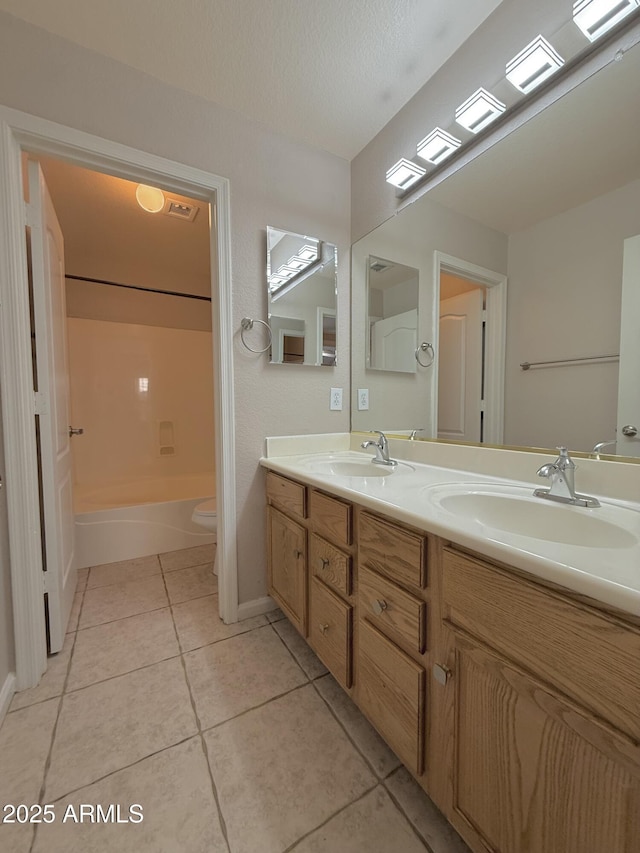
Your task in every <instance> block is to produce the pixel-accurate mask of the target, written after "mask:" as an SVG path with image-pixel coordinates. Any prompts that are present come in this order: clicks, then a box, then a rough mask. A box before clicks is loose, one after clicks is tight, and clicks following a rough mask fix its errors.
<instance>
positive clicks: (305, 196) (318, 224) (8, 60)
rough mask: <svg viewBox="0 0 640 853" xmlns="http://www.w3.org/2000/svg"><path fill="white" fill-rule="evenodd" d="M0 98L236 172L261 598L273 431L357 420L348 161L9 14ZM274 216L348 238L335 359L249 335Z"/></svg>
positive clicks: (244, 527) (262, 303)
mask: <svg viewBox="0 0 640 853" xmlns="http://www.w3.org/2000/svg"><path fill="white" fill-rule="evenodd" d="M0 103H2V104H5V105H6V106H9V107H13V108H16V109H20V110H23V111H25V112H28V113H33V114H35V115H39V116H43V117H44V118H47V119H51V120H53V121H56V122H59V123H61V124H64V125H67V126H70V127H74V128H78V129H80V130H83V131H87V132H89V133H94V134H97V135H98V136H101V137H104V138H107V139H112V140H115V141H117V142H120V143H123V144H126V145H130V146H133V147H135V148H138V149H141V150H143V151H148V152H151V153H154V154H157V155H160V156H163V157H167V158H170V159H172V160H176V161H179V162H182V163H185V164H188V165H192V166H194V167H197V168H200V169H203V170H205V171H209V172H213V173H215V174H218V175H222V176H225V177H227V178H229V179H230V184H231V215H232V222H231V230H232V279H233V316H234V325H235V328H236V329H237V330H238V335H237V337H236V343H235V349H234V371H235V395H236V396H235V399H236V412H235V415H236V465H237V483H236V485H237V514H238V557H239V563H238V566H239V568H238V571H239V600H240V602H245V601H249V600H252V599H255V598H259V597H260V596H262V595H264V594H265V590H266V583H265V535H264V515H265V513H264V476H263V473H262V471H261V470H260V469H259V468H258V465H257V461H258V458H259V456H260V455H261V453H262V451H263V439H264V436H265V435H275V434H279V433H309V432H323V431H330V432H333V431H342V430H347V429H348V428H349V412H348V410H347V409H345V410H344V411H343V412H330V411H329V389H330V387H331V386H338V387H340V386H342V387H344V388H345V389H348V388H349V359H348V358H347V357H346V354H347V353H348V347H349V254H348V249H349V219H350V207H349V164H348V163H347V162H346V161H344V160H342V159H340V158H338V157H335V156H333V155H330V154H327V153H325V152H322V151H318V150H316V149H313V148H310V147H308V146H305V145H301V144H297V143H293V142H291V141H290V140H287V139H286V138H285V137H283V136H279V135H276V134H273V133H270V132H267V131H266V130H265V129H264V128H263V127H262V126H261V125H259V124H257V123H254V122H250V121H248V120H246V119H244V118H243V117H242V116H240V115H238V114H236V113H234V112H232V111H230V110H225V109H222V108H218V107H216V106H215V105H212V104H211V103H209V102H207V101H204V100H202V99H200V98H198V97H195V96H191V95H189V94H186V93H184V92H182V91H178V90H176V89H173V88H171V87H169V86H166V85H164V84H162V83H160V82H158V81H157V80H155V79H153V78H152V77H150V76H148V75H145V74H142V73H139V72H137V71H134V70H132V69H131V68H128V67H126V66H124V65H123V64H121V63H118V62H114V61H112V60H109V59H106V58H104V57H101V56H99V55H97V54H95V53H94V52H92V51H89V50H85V49H82V48H79V47H77V46H76V45H74V44H72V43H70V42H67V41H66V40H64V39H60V38H57V37H55V36H52V35H49V34H48V33H46V32H44V31H42V30H39V29H38V28H35V27H31V26H29V25H27V24H24V23H22V22H20V21H18V20H16V19H15V18H12V17H11V16H9V15H5V14H1V15H0ZM267 225H273V226H276V227H279V228H283V229H287V230H291V231H296V232H298V233H306V234H313V235H314V236H317V237H319V238H320V239H322V240H325V241H328V242H331V243H334V244H336V245H337V247H338V294H339V295H338V314H339V316H338V330H337V333H338V349H339V353H341V354H342V358H340V357H339V365H338V367H337V368H327V367H318V368H310V367H309V368H300V367H299V366H296V365H291V366H289V367H287V366H281V365H273V366H270V365H268V364H267V360H266V357H265V356H256V355H252V354H251V353H249V352H247V351H246V350H245V349H244V347H242V345H241V343H240V335H239V331H240V320H241V319H242V317H245V316H248V317H256V318H265V317H266V301H267V300H266V282H265V258H264V245H265V229H266V226H267ZM283 413H286V419H284V418H283Z"/></svg>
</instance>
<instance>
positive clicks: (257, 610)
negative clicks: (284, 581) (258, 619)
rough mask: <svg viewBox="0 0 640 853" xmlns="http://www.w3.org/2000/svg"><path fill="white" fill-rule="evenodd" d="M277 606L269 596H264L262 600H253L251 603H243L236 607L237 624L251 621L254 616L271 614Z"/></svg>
mask: <svg viewBox="0 0 640 853" xmlns="http://www.w3.org/2000/svg"><path fill="white" fill-rule="evenodd" d="M277 606H278V605H277V604H276V603H275V601H274V600H273V598H271V596H269V595H265V596H264V598H254V599H253V601H245V602H244V603H243V604H239V605H238V622H242V621H243V620H244V619H252V618H253V617H254V616H262V614H263V613H271V611H272V610H275V609H276V608H277Z"/></svg>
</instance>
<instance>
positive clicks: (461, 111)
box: [456, 87, 507, 133]
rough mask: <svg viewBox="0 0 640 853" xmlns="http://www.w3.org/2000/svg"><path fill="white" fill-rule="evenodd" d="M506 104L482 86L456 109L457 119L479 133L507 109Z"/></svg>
mask: <svg viewBox="0 0 640 853" xmlns="http://www.w3.org/2000/svg"><path fill="white" fill-rule="evenodd" d="M506 108H507V107H506V104H503V103H502V101H499V100H498V99H497V98H494V96H493V95H492V94H491V93H490V92H487V90H486V89H483V88H482V87H480V88H479V89H478V91H477V92H474V93H473V95H471V97H469V98H467V100H466V101H465V102H464V104H461V105H460V106H459V107H458V109H457V110H456V121H457V122H458V124H459V125H462V127H464V128H466V129H467V130H470V131H471V133H479V132H480V131H481V130H484V128H485V127H487V125H489V124H491V122H492V121H494V119H496V118H498V116H499V115H502V113H503V112H504V111H505V110H506Z"/></svg>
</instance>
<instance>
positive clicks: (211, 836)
mask: <svg viewBox="0 0 640 853" xmlns="http://www.w3.org/2000/svg"><path fill="white" fill-rule="evenodd" d="M82 803H91V804H94V805H97V804H100V805H101V806H102V807H103V809H106V808H107V807H108V806H109V805H110V804H112V803H113V804H114V805H120V807H121V808H120V813H121V815H122V818H123V819H124V818H125V817H129V815H130V812H129V807H130V806H131V805H132V804H139V805H141V806H142V814H143V820H142V822H140V823H128V824H117V823H112V824H102V825H96V824H90V823H88V824H86V823H83V824H78V823H73V822H72V821H69V822H67V823H62V821H61V818H62V816H63V815H64V814H65V810H66V809H67V807H68V806H69V805H71V806H73V808H74V810H75V811H76V813H77V810H78V806H79V805H80V804H82ZM55 808H56V815H57V816H58V818H59V819H58V821H56V823H55V824H50V825H48V826H39V827H38V832H37V836H36V843H35V846H34V853H93V851H95V853H97V851H101V853H102V851H115V850H117V851H118V853H227V851H228V848H227V844H226V841H225V839H224V836H223V834H222V830H221V828H220V821H219V818H218V811H217V808H216V804H215V801H214V798H213V792H212V788H211V779H210V776H209V769H208V767H207V762H206V759H205V756H204V753H203V751H202V743H201V740H200V738H199V737H196V738H192V739H191V740H188V741H187V742H186V743H182V744H179V745H178V746H174V747H171V748H170V749H166V750H164V751H162V752H160V753H158V754H157V755H153V756H151V757H150V758H146V759H144V761H141V762H139V763H138V764H135V765H134V766H133V767H128V768H127V769H125V770H120V771H119V772H117V773H114V774H112V775H111V776H108V777H107V778H106V779H102V780H101V781H100V782H96V783H95V784H93V785H90V786H89V787H86V788H82V789H81V790H80V791H77V792H76V793H75V794H73V795H72V796H70V797H65V798H64V799H63V800H60V801H58V802H57V803H55ZM134 814H135V812H134Z"/></svg>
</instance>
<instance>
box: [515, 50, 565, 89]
mask: <svg viewBox="0 0 640 853" xmlns="http://www.w3.org/2000/svg"><path fill="white" fill-rule="evenodd" d="M563 65H564V59H563V58H562V57H561V56H560V54H559V53H557V51H555V50H554V48H553V47H552V46H551V45H550V44H549V42H548V41H547V40H546V39H545V38H543V36H538V37H537V38H535V39H534V40H533V41H532V42H531V43H530V44H528V45H527V46H526V47H525V48H524V50H521V51H520V53H519V54H518V55H517V56H515V57H514V58H513V59H512V60H511V61H510V62H508V63H507V70H506V76H507V80H508V81H509V82H510V83H511V84H512V85H513V86H515V87H516V89H517V90H518V91H519V92H523V93H524V94H525V95H526V94H528V93H529V92H531V91H533V89H535V88H536V86H539V85H540V84H541V83H542V82H543V81H544V80H546V79H547V78H548V77H551V75H552V74H555V72H556V71H557V70H558V69H559V68H562V66H563Z"/></svg>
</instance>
